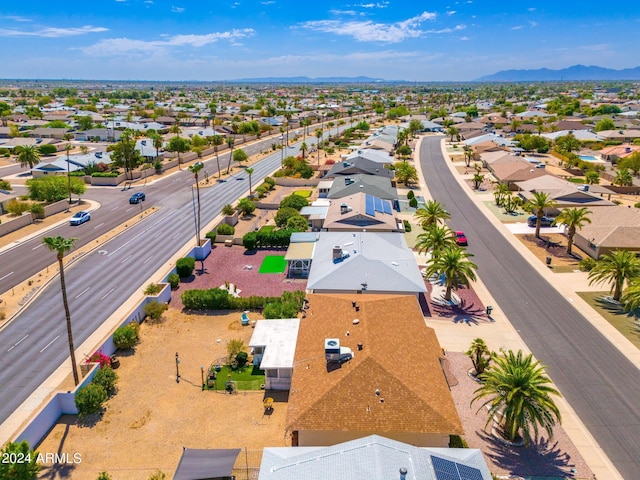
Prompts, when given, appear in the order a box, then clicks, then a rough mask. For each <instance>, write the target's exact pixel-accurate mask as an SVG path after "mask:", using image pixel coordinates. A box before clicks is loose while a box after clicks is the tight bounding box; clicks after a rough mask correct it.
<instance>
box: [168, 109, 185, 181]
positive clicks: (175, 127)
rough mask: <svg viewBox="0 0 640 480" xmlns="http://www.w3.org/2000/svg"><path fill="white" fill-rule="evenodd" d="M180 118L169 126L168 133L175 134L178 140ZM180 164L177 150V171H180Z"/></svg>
mask: <svg viewBox="0 0 640 480" xmlns="http://www.w3.org/2000/svg"><path fill="white" fill-rule="evenodd" d="M180 132H181V130H180V117H178V121H176V123H174V124H173V125H171V127H170V128H169V133H175V134H176V137H177V138H180ZM181 166H182V162H181V161H180V150H178V170H181V168H182V167H181Z"/></svg>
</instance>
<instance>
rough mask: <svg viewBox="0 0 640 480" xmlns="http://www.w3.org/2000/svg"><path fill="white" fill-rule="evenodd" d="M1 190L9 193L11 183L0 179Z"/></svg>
mask: <svg viewBox="0 0 640 480" xmlns="http://www.w3.org/2000/svg"><path fill="white" fill-rule="evenodd" d="M0 190H7V191H10V190H11V184H10V183H9V181H8V180H2V179H0Z"/></svg>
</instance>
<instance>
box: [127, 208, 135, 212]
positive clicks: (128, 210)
mask: <svg viewBox="0 0 640 480" xmlns="http://www.w3.org/2000/svg"><path fill="white" fill-rule="evenodd" d="M134 208H136V207H130V208H127V209H126V210H125V212H130V211H131V210H133V209H134Z"/></svg>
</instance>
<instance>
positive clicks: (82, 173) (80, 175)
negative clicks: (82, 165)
mask: <svg viewBox="0 0 640 480" xmlns="http://www.w3.org/2000/svg"><path fill="white" fill-rule="evenodd" d="M85 175H86V173H85V172H84V171H83V170H78V171H76V172H70V173H69V176H70V177H84V176H85Z"/></svg>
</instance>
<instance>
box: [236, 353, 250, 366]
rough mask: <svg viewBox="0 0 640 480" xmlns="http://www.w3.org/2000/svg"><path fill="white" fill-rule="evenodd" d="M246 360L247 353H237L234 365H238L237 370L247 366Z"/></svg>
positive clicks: (247, 357)
mask: <svg viewBox="0 0 640 480" xmlns="http://www.w3.org/2000/svg"><path fill="white" fill-rule="evenodd" d="M247 360H249V354H248V353H247V352H238V354H237V355H236V363H237V364H238V368H242V367H244V366H245V365H246V364H247Z"/></svg>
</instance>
